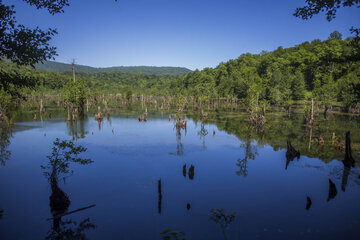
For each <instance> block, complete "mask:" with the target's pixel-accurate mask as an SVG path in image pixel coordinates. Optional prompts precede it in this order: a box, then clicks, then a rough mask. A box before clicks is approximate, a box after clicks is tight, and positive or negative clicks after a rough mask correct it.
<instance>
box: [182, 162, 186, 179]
mask: <svg viewBox="0 0 360 240" xmlns="http://www.w3.org/2000/svg"><path fill="white" fill-rule="evenodd" d="M182 174H183V176H184V177H186V164H184V166H183V169H182Z"/></svg>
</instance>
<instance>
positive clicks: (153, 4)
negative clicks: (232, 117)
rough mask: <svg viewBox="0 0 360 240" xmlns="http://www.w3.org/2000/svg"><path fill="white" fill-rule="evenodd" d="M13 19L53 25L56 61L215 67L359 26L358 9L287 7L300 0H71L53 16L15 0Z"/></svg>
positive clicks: (31, 24)
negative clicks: (328, 13)
mask: <svg viewBox="0 0 360 240" xmlns="http://www.w3.org/2000/svg"><path fill="white" fill-rule="evenodd" d="M4 3H12V4H15V7H16V8H15V10H16V12H17V13H16V17H17V20H18V23H20V24H23V25H26V26H29V27H35V26H40V27H41V28H48V27H52V28H56V29H57V30H58V32H59V34H58V35H57V36H55V37H54V38H53V40H52V44H53V45H54V46H56V47H57V50H58V54H59V56H57V57H56V61H59V62H65V63H70V62H71V60H72V59H76V62H77V63H78V64H81V65H89V66H93V67H110V66H139V65H147V66H181V67H187V68H189V69H192V70H194V69H196V68H198V69H202V68H204V67H216V66H217V65H218V64H219V63H220V62H226V61H228V60H229V59H234V58H237V57H239V56H240V55H241V54H243V53H247V52H250V53H260V52H261V51H262V50H266V51H272V50H274V49H276V48H277V47H278V46H282V47H284V48H286V47H291V46H294V45H296V44H300V43H302V42H304V41H312V40H314V39H321V40H324V39H327V38H328V36H329V34H330V33H331V32H333V31H334V30H338V31H340V32H341V33H342V34H343V36H344V38H346V37H348V36H350V33H349V29H350V28H351V26H356V27H360V14H359V13H360V9H359V8H355V7H353V8H343V9H340V10H339V11H338V14H337V17H336V19H335V20H333V21H332V22H328V21H326V18H325V15H324V14H319V15H317V16H315V17H313V18H312V19H311V20H308V21H305V20H301V19H299V18H296V17H294V16H293V15H292V14H293V12H294V11H295V9H296V7H302V6H304V5H305V0H257V1H256V0H254V1H250V0H247V1H244V0H118V1H117V2H115V1H114V0H70V6H69V7H67V8H65V13H63V14H58V15H55V16H52V15H50V14H48V13H47V12H46V11H45V10H41V11H39V10H36V9H35V8H34V7H29V6H28V5H27V4H26V3H24V2H22V1H21V0H4Z"/></svg>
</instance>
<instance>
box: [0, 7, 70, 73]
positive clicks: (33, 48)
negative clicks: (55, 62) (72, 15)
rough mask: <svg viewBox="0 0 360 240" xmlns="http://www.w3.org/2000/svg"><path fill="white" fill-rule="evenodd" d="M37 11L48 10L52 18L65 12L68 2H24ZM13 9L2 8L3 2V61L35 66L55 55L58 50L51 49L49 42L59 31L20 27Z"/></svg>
mask: <svg viewBox="0 0 360 240" xmlns="http://www.w3.org/2000/svg"><path fill="white" fill-rule="evenodd" d="M24 1H25V2H27V3H28V4H30V5H34V6H36V7H37V8H38V9H40V8H46V9H47V10H48V11H49V13H50V14H56V13H60V12H62V9H63V7H65V6H66V5H67V2H68V1H67V0H62V1H53V0H41V1H39V0H24ZM15 13H16V12H15V10H14V5H10V6H9V5H6V4H3V2H2V0H1V1H0V26H1V31H0V57H1V58H3V57H5V58H7V59H9V60H11V61H12V62H15V63H19V64H24V65H32V66H33V65H34V64H35V63H37V62H39V61H45V60H47V59H50V58H52V57H53V56H55V55H56V48H55V47H51V46H50V44H49V42H50V40H51V38H52V37H53V36H54V35H55V34H57V32H56V30H54V29H51V28H50V29H48V30H45V31H44V30H41V29H40V28H39V27H36V28H34V29H30V28H27V27H25V26H24V25H21V24H17V21H16V17H15Z"/></svg>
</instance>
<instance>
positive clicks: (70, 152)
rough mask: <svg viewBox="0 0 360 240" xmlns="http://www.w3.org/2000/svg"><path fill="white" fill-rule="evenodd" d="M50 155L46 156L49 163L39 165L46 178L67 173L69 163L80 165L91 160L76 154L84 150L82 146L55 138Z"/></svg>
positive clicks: (55, 177) (56, 177)
mask: <svg viewBox="0 0 360 240" xmlns="http://www.w3.org/2000/svg"><path fill="white" fill-rule="evenodd" d="M53 144H54V147H53V148H52V153H51V155H49V156H47V158H48V159H49V163H48V164H47V165H46V166H43V165H41V168H42V169H43V170H45V171H44V175H45V176H46V177H48V178H50V177H51V178H54V179H58V177H59V175H60V174H64V175H66V174H69V172H70V170H69V166H70V163H72V162H73V163H79V164H82V165H86V164H90V163H92V162H93V161H92V160H91V159H88V158H81V157H78V155H79V154H80V153H82V152H85V151H86V148H84V147H82V146H76V145H75V144H74V143H73V142H72V141H66V140H64V141H60V139H58V138H56V140H55V141H54V143H53Z"/></svg>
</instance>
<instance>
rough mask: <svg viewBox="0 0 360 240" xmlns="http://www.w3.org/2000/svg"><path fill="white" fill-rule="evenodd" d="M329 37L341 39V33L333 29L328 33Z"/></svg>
mask: <svg viewBox="0 0 360 240" xmlns="http://www.w3.org/2000/svg"><path fill="white" fill-rule="evenodd" d="M329 39H336V40H341V39H342V34H341V33H340V32H339V31H333V32H332V33H330V36H329Z"/></svg>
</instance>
